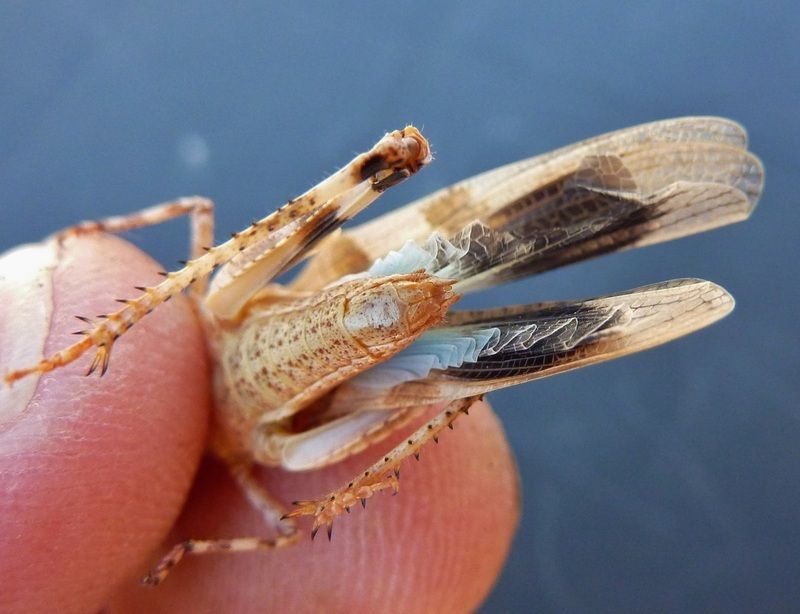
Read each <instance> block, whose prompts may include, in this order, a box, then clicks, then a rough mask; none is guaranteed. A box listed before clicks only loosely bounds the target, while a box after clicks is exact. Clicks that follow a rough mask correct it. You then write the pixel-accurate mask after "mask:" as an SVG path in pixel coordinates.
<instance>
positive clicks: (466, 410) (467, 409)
mask: <svg viewBox="0 0 800 614" xmlns="http://www.w3.org/2000/svg"><path fill="white" fill-rule="evenodd" d="M461 411H463V412H464V415H465V416H469V407H465V408H464V409H462V410H461Z"/></svg>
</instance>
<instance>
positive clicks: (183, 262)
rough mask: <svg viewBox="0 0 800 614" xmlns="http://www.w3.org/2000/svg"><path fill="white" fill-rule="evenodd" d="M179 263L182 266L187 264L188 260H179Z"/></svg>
mask: <svg viewBox="0 0 800 614" xmlns="http://www.w3.org/2000/svg"><path fill="white" fill-rule="evenodd" d="M178 264H179V265H181V266H186V265H187V264H188V261H186V260H178Z"/></svg>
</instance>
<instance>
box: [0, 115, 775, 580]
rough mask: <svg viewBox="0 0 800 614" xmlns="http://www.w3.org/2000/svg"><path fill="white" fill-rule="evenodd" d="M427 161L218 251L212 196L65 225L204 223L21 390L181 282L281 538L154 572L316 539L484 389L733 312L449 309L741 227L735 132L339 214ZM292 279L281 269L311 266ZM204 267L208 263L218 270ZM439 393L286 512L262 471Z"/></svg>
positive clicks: (307, 455)
mask: <svg viewBox="0 0 800 614" xmlns="http://www.w3.org/2000/svg"><path fill="white" fill-rule="evenodd" d="M430 161H431V153H430V147H429V145H428V142H427V141H426V139H425V138H424V137H423V136H422V134H421V133H420V132H419V131H418V130H417V129H416V128H414V127H412V126H408V127H406V128H405V129H403V130H398V131H394V132H390V133H388V134H386V135H385V136H384V137H383V138H382V139H381V140H380V141H378V143H377V144H376V145H375V146H374V147H372V148H371V149H370V150H369V151H367V152H366V153H363V154H361V155H359V156H357V157H355V158H354V159H353V160H352V161H351V162H350V163H348V164H347V165H346V166H344V167H343V168H342V169H341V170H339V171H338V172H336V173H335V174H333V175H332V176H330V177H329V178H327V179H325V180H324V181H322V182H321V183H319V184H318V185H316V186H314V187H313V188H312V189H310V190H308V191H307V192H305V193H304V194H302V195H301V196H299V197H297V198H295V199H293V200H291V201H289V202H288V203H286V204H284V205H283V206H282V207H280V208H279V209H278V210H276V211H275V212H273V213H270V214H269V215H267V216H266V217H264V218H263V219H260V220H258V221H255V222H253V223H252V224H251V225H250V226H249V227H248V228H246V229H245V230H243V231H241V232H238V233H235V234H233V235H232V236H231V238H230V239H228V240H227V241H225V242H224V243H221V244H219V245H216V246H214V245H213V237H212V235H213V204H212V203H211V201H209V200H207V199H204V198H199V197H194V198H184V199H180V200H177V201H174V202H170V203H166V204H161V205H156V206H154V207H150V208H148V209H144V210H142V211H140V212H139V213H136V214H133V215H130V216H125V217H112V218H107V219H104V220H100V221H92V222H83V223H81V224H79V225H77V226H74V227H72V228H69V229H66V230H64V231H62V232H61V233H60V234H59V235H58V236H60V237H67V236H72V235H80V234H86V233H93V232H101V231H106V232H120V231H124V230H128V229H132V228H137V227H142V226H146V225H150V224H157V223H159V222H162V221H165V220H168V219H171V218H174V217H177V216H180V215H191V217H192V222H193V223H192V253H191V259H190V260H189V261H188V262H185V263H184V266H183V268H181V269H180V270H177V271H174V272H164V273H163V276H164V279H163V281H162V282H161V283H159V284H158V285H155V286H152V287H139V288H138V290H139V291H140V293H141V294H140V295H139V296H138V297H137V298H134V299H129V300H127V299H126V300H121V301H120V302H121V303H122V306H121V307H120V308H119V309H118V310H117V311H114V312H113V313H109V314H107V315H105V316H102V317H99V319H96V320H93V319H89V318H81V320H83V322H84V323H85V324H86V328H85V329H84V330H82V331H79V332H78V334H79V335H81V339H80V340H79V341H77V342H76V343H75V344H73V345H72V346H70V347H67V348H65V349H63V350H61V351H59V352H57V353H55V354H53V355H51V356H48V357H45V358H43V359H42V360H41V361H40V362H39V363H38V364H36V365H33V366H31V367H28V368H23V369H20V370H17V371H12V372H9V373H7V374H6V375H5V381H6V382H7V383H9V384H11V383H13V382H14V381H16V380H19V379H21V378H23V377H26V376H31V375H34V376H38V375H40V374H42V373H45V372H47V371H50V370H52V369H56V368H59V367H62V366H64V365H67V364H69V363H71V362H73V361H75V360H77V359H78V358H80V357H81V356H82V355H83V354H84V353H86V352H88V351H90V350H93V351H94V358H93V360H92V362H91V364H90V366H89V369H88V374H91V373H93V372H95V371H99V373H100V374H103V373H105V372H106V370H107V369H108V367H109V360H110V356H111V350H112V347H113V346H114V344H115V343H116V342H117V341H119V338H120V337H121V336H122V335H124V333H125V332H126V331H127V330H128V329H129V328H130V327H131V326H133V325H134V324H135V323H136V322H137V321H138V320H139V319H141V318H142V317H144V316H145V315H146V314H148V313H150V312H151V311H152V310H153V309H155V308H157V307H158V306H159V305H160V304H161V303H163V302H165V301H167V300H168V299H169V298H170V297H172V296H175V295H176V294H178V293H180V292H182V291H184V290H186V289H189V296H190V297H191V298H192V300H193V301H194V302H195V304H196V306H197V311H198V313H199V314H200V316H201V318H202V320H203V323H204V326H205V330H206V336H207V341H208V348H209V353H210V355H211V357H212V362H213V365H214V375H213V377H214V391H215V405H216V408H215V414H214V419H213V426H212V435H211V441H210V448H211V449H212V450H213V452H214V453H215V454H216V455H217V456H219V457H220V458H221V459H222V460H223V461H224V462H225V463H226V465H227V466H228V468H229V469H230V473H231V475H232V476H233V478H234V479H235V480H236V482H237V483H238V484H239V485H240V487H241V488H242V489H243V491H244V493H245V494H246V495H247V497H248V499H249V500H250V501H251V502H253V503H254V505H255V506H256V507H257V508H258V509H259V511H260V512H261V513H262V514H263V516H264V519H265V522H266V524H267V525H268V526H269V527H270V528H271V531H272V534H273V535H274V536H273V537H272V538H256V537H245V538H239V539H227V540H188V541H185V542H183V543H181V544H178V545H177V546H175V547H174V548H173V549H172V550H171V551H170V552H169V553H168V554H167V555H166V556H165V557H164V559H163V560H162V561H161V562H160V563H159V565H158V566H157V567H156V568H155V569H154V570H153V571H152V572H151V573H150V574H148V576H147V577H146V578H145V580H144V581H145V582H146V583H149V584H157V583H159V582H160V581H162V580H163V579H164V577H166V575H167V574H168V572H169V570H170V569H171V568H172V567H173V566H174V565H175V564H176V563H177V562H178V561H179V560H180V559H181V558H182V557H183V556H184V555H185V554H187V553H207V552H242V551H250V550H257V549H273V548H280V547H284V546H288V545H290V544H292V543H294V542H296V541H297V540H298V539H299V533H298V532H297V529H296V524H295V518H297V517H300V516H306V515H307V516H312V517H313V529H312V538H313V536H314V535H315V534H316V533H317V531H318V530H319V529H320V528H322V527H325V528H326V529H327V532H328V537H329V538H330V535H331V529H332V525H333V521H334V519H335V518H336V517H337V516H338V515H340V514H342V513H344V512H346V511H349V510H350V507H352V506H354V505H358V504H359V503H360V504H362V505H366V502H367V499H369V497H371V496H373V495H374V494H375V493H377V492H379V491H382V490H385V489H391V490H397V488H398V487H399V482H398V478H399V466H400V463H401V462H402V461H403V460H404V459H405V458H407V457H409V456H411V455H418V454H419V450H420V448H421V447H422V446H423V445H425V444H426V443H427V442H428V441H430V440H434V441H437V440H438V439H437V438H438V435H439V433H440V431H441V430H442V429H444V428H446V427H452V423H453V421H454V420H455V419H456V418H458V416H459V415H460V414H462V413H467V411H468V409H469V407H470V406H471V405H472V403H473V402H474V401H475V400H476V399H477V398H480V397H481V396H482V395H483V394H485V393H487V392H489V391H491V390H494V389H497V388H501V387H504V386H511V385H515V384H519V383H523V382H526V381H529V380H532V379H536V378H539V377H544V376H547V375H552V374H555V373H559V372H562V371H566V370H569V369H574V368H576V367H580V366H584V365H589V364H593V363H598V362H601V361H605V360H609V359H611V358H615V357H617V356H622V355H626V354H630V353H633V352H637V351H640V350H644V349H647V348H650V347H653V346H655V345H658V344H661V343H664V342H666V341H669V340H672V339H675V338H677V337H680V336H682V335H685V334H688V333H690V332H693V331H695V330H697V329H699V328H702V327H704V326H707V325H709V324H711V323H713V322H715V321H716V320H718V319H720V318H722V317H723V316H725V315H726V314H727V313H729V312H730V310H731V309H732V308H733V299H732V298H731V296H730V295H729V294H728V293H727V292H726V291H725V290H724V289H723V288H721V287H719V286H717V285H715V284H713V283H711V282H708V281H703V280H698V279H677V280H672V281H666V282H662V283H657V284H653V285H649V286H645V287H641V288H636V289H634V290H629V291H626V292H621V293H617V294H611V295H607V296H601V297H597V298H592V299H588V300H578V301H563V302H551V303H535V304H527V305H517V306H510V307H509V306H502V307H498V308H495V309H486V310H478V311H454V310H451V307H452V305H453V304H454V303H455V302H456V300H457V299H458V297H459V296H460V295H462V294H464V293H466V292H471V291H475V290H479V289H481V288H486V287H489V286H492V285H495V284H498V283H502V282H505V281H509V280H513V279H516V278H519V277H523V276H528V275H532V274H535V273H539V272H542V271H545V270H549V269H553V268H556V267H559V266H562V265H566V264H570V263H573V262H577V261H579V260H583V259H586V258H590V257H593V256H597V255H600V254H605V253H610V252H616V251H621V250H625V249H630V248H634V247H640V246H645V245H650V244H654V243H658V242H661V241H666V240H670V239H674V238H678V237H681V236H685V235H689V234H693V233H696V232H701V231H704V230H709V229H711V228H715V227H718V226H723V225H726V224H730V223H733V222H737V221H741V220H744V219H746V218H747V217H748V216H749V215H750V213H751V212H752V210H753V208H754V206H755V205H756V203H757V201H758V198H759V196H760V194H761V190H762V187H763V169H762V167H761V163H760V162H759V160H758V159H757V158H756V157H755V156H754V155H752V154H751V153H749V152H748V151H747V139H746V134H745V132H744V130H743V129H742V128H741V126H739V125H738V124H736V123H734V122H731V121H729V120H725V119H720V118H714V117H688V118H681V119H672V120H666V121H660V122H655V123H651V124H644V125H641V126H637V127H632V128H627V129H624V130H620V131H617V132H613V133H610V134H607V135H604V136H599V137H595V138H593V139H589V140H586V141H583V142H580V143H577V144H575V145H571V146H569V147H565V148H562V149H559V150H557V151H555V152H552V153H549V154H545V155H541V156H538V157H534V158H530V159H527V160H523V161H521V162H516V163H513V164H509V165H507V166H502V167H500V168H497V169H495V170H492V171H489V172H486V173H483V174H481V175H477V176H475V177H473V178H470V179H466V180H464V181H461V182H459V183H456V184H455V185H453V186H450V187H448V188H444V189H442V190H439V191H437V192H435V193H433V194H431V195H429V196H427V197H425V198H422V199H420V200H418V201H416V202H414V203H411V204H410V205H407V206H405V207H403V208H401V209H399V210H396V211H394V212H392V213H390V214H387V215H385V216H383V217H381V218H378V219H377V220H374V221H372V222H369V223H366V224H363V225H361V226H358V227H355V228H353V229H351V230H348V231H342V230H340V229H339V227H340V226H341V225H342V224H343V223H344V222H346V221H347V220H349V219H350V218H352V217H353V216H355V215H356V214H357V213H358V212H360V211H361V210H362V209H364V208H365V207H366V206H368V205H369V204H370V203H371V202H373V201H374V200H375V199H376V198H377V197H378V196H379V195H380V194H381V193H382V192H383V191H385V190H386V189H388V188H390V187H393V186H395V185H397V184H399V183H401V182H402V181H404V180H405V179H406V178H408V177H410V176H411V175H413V174H414V173H416V172H417V171H419V170H420V169H421V168H422V167H424V166H425V165H426V164H428V163H429V162H430ZM306 259H308V263H307V264H306V266H305V268H304V269H303V270H302V271H301V272H300V274H299V275H298V276H297V277H296V278H295V279H294V281H292V282H290V283H289V284H288V285H285V286H280V285H277V284H274V283H272V282H273V280H274V279H275V278H276V277H277V276H278V275H280V274H282V273H284V272H286V271H288V270H289V269H291V268H293V267H294V266H295V265H297V264H299V263H300V262H301V261H303V260H306ZM212 274H213V275H212ZM437 403H446V405H445V407H444V409H443V410H442V411H441V413H439V414H438V415H437V416H436V417H434V418H433V419H432V420H430V421H429V422H427V423H425V424H424V425H423V426H421V427H420V428H419V429H418V430H416V431H414V432H413V433H411V434H410V435H408V437H407V438H406V439H405V440H404V441H403V442H402V443H401V444H400V445H399V446H398V447H396V448H395V449H394V450H393V451H391V452H390V453H388V454H387V455H385V456H383V457H381V458H379V459H377V461H376V462H375V464H374V465H372V466H371V467H368V468H365V470H364V471H363V472H362V473H360V474H359V475H357V476H354V477H353V479H352V480H351V481H349V482H348V483H347V484H344V485H342V487H341V488H339V489H337V490H336V491H334V492H332V493H329V494H327V495H326V496H324V497H321V498H320V499H319V500H316V501H300V502H295V505H294V508H293V509H292V510H291V511H288V512H287V510H285V509H284V508H283V507H282V506H281V504H280V503H279V502H278V501H276V500H275V499H274V498H273V497H272V496H271V495H270V494H269V493H268V492H267V491H266V490H265V489H264V487H263V486H262V485H261V484H260V483H259V482H258V481H257V480H256V479H255V478H254V477H253V475H252V468H253V466H254V464H256V463H260V464H264V465H279V466H282V467H284V468H286V469H289V470H296V471H303V470H312V469H315V468H318V467H322V466H325V465H328V464H330V463H333V462H335V461H337V460H340V459H342V458H344V457H346V456H349V455H352V454H354V453H356V452H359V451H361V450H363V449H365V448H366V447H368V446H369V445H371V444H372V443H375V442H376V441H378V440H380V439H382V438H383V437H385V436H386V435H388V434H389V433H390V432H392V431H394V430H395V429H398V428H401V427H402V426H403V425H405V424H407V423H408V421H409V420H411V419H412V418H413V417H415V416H418V415H419V413H420V411H421V408H424V407H426V406H429V405H432V404H437Z"/></svg>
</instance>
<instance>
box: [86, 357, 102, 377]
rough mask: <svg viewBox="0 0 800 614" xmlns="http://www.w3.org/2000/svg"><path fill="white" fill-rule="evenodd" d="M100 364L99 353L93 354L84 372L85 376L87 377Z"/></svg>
mask: <svg viewBox="0 0 800 614" xmlns="http://www.w3.org/2000/svg"><path fill="white" fill-rule="evenodd" d="M99 366H100V353H99V352H98V353H97V354H95V355H94V360H92V364H91V365H89V370H88V371H87V372H86V377H89V376H90V375H91V374H92V373H94V372H95V371H96V370H97V367H99Z"/></svg>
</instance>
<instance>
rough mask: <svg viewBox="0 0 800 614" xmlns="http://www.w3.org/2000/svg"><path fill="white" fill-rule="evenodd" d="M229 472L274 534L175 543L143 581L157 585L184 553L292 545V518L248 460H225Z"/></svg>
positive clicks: (295, 538) (294, 531)
mask: <svg viewBox="0 0 800 614" xmlns="http://www.w3.org/2000/svg"><path fill="white" fill-rule="evenodd" d="M227 465H228V471H229V472H230V474H231V476H232V477H233V479H234V480H236V483H237V484H238V485H239V487H240V488H241V489H242V493H243V494H244V496H245V497H246V498H247V500H248V501H249V502H250V504H251V505H252V506H253V507H255V508H256V509H257V510H258V511H259V512H260V513H261V516H262V518H263V519H264V523H265V524H266V525H267V526H268V527H269V528H270V530H272V531H274V532H275V537H273V538H264V537H237V538H232V539H189V540H186V541H184V542H181V543H179V544H176V545H175V546H173V547H172V549H171V550H170V551H169V552H168V553H167V554H166V555H165V556H164V558H162V559H161V561H160V562H159V563H158V565H156V567H155V568H154V569H153V570H152V571H150V572H149V573H148V574H147V575H146V576H145V577H144V578H142V583H143V584H149V585H152V586H155V585H156V584H160V583H161V582H162V581H163V580H164V578H166V577H167V575H168V574H169V572H170V571H171V570H172V568H173V567H175V565H177V564H178V563H179V562H180V561H181V559H183V557H184V556H185V555H186V554H212V553H217V552H254V551H256V550H275V549H277V548H284V547H286V546H291V545H293V544H295V543H297V541H298V540H299V539H300V534H299V533H298V532H297V527H296V525H295V523H294V521H293V520H290V519H287V518H284V516H285V514H284V509H283V506H282V505H281V504H280V502H278V500H277V499H275V498H274V497H273V496H272V495H271V494H270V493H269V492H268V491H267V490H266V489H265V488H264V487H263V486H262V485H261V483H260V482H259V481H258V479H257V478H256V477H255V476H254V475H253V466H252V465H251V464H249V463H247V464H244V463H227Z"/></svg>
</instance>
